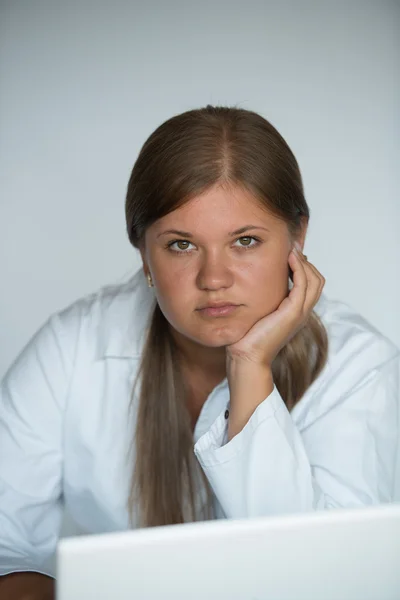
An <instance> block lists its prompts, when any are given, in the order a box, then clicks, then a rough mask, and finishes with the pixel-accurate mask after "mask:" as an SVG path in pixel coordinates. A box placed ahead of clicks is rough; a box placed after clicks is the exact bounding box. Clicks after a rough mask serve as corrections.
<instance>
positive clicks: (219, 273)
mask: <svg viewBox="0 0 400 600" xmlns="http://www.w3.org/2000/svg"><path fill="white" fill-rule="evenodd" d="M232 284H233V273H232V270H231V268H230V266H229V264H228V259H227V257H224V256H222V255H221V254H220V253H218V254H217V253H213V254H207V255H205V256H204V257H203V258H202V262H201V264H200V267H199V271H198V274H197V285H198V287H199V289H201V290H208V291H217V290H219V289H221V288H229V287H230V286H231V285H232Z"/></svg>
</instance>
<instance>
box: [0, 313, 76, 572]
mask: <svg viewBox="0 0 400 600" xmlns="http://www.w3.org/2000/svg"><path fill="white" fill-rule="evenodd" d="M70 338H71V332H68V333H66V332H64V330H63V328H62V325H61V321H60V318H59V317H58V316H53V317H51V318H50V319H49V320H48V321H47V322H46V323H45V324H44V325H43V326H42V327H41V329H39V331H38V332H37V333H36V334H35V335H34V336H33V338H32V339H31V340H30V342H29V343H28V344H27V345H26V347H25V348H24V349H23V350H22V352H21V353H20V355H19V356H18V358H17V359H16V360H15V362H14V364H13V365H12V366H11V367H10V369H9V370H8V372H7V373H6V375H5V377H4V379H3V381H2V382H1V387H0V575H5V574H7V573H10V572H15V571H37V572H41V573H45V574H47V575H50V576H53V573H51V572H50V567H48V566H47V565H48V564H49V563H48V560H49V558H50V557H51V555H52V554H53V553H54V552H55V548H56V543H57V538H58V533H59V529H60V524H61V513H62V464H63V452H62V446H63V442H62V438H63V436H62V429H63V408H64V402H65V398H66V394H67V388H68V379H69V373H70V372H71V366H72V356H71V352H68V347H69V346H70V345H71V339H70Z"/></svg>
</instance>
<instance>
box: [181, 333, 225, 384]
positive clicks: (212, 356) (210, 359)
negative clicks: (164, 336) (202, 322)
mask: <svg viewBox="0 0 400 600" xmlns="http://www.w3.org/2000/svg"><path fill="white" fill-rule="evenodd" d="M171 334H172V337H173V338H174V341H175V343H176V345H177V347H178V349H179V351H180V354H181V357H182V364H183V367H184V369H185V370H187V371H188V372H190V373H193V374H198V375H200V374H204V376H205V377H208V378H210V380H213V381H216V380H217V381H222V380H223V379H224V377H225V376H226V352H225V347H224V346H222V347H219V348H210V347H208V346H201V345H200V344H197V343H196V342H193V341H192V340H190V339H189V338H186V337H185V336H183V335H182V334H180V333H179V332H177V331H175V330H174V329H172V328H171Z"/></svg>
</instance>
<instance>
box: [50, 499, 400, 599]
mask: <svg viewBox="0 0 400 600" xmlns="http://www.w3.org/2000/svg"><path fill="white" fill-rule="evenodd" d="M57 599H58V600H91V599H93V600H114V599H115V600H214V599H215V600H399V599H400V504H393V505H383V506H378V507H372V508H362V509H352V510H333V511H324V512H317V513H312V514H305V515H294V516H286V517H266V518H259V519H247V520H237V521H235V520H218V521H208V522H205V523H194V524H187V525H173V526H167V527H156V528H149V529H140V530H134V531H127V532H122V533H107V534H102V535H92V536H80V537H75V538H65V539H62V540H60V542H59V545H58V549H57Z"/></svg>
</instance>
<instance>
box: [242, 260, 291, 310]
mask: <svg viewBox="0 0 400 600" xmlns="http://www.w3.org/2000/svg"><path fill="white" fill-rule="evenodd" d="M282 256H283V258H282ZM284 256H285V255H284V253H282V254H280V255H279V257H277V258H274V259H271V258H269V257H268V258H266V259H265V260H264V261H262V262H257V263H256V264H254V265H251V266H250V267H249V268H248V269H247V270H246V273H245V274H244V276H243V281H244V284H245V288H246V294H247V296H248V298H250V299H251V302H250V305H252V306H253V308H254V310H255V311H256V313H257V315H258V313H259V312H260V310H261V311H263V310H266V311H267V313H268V312H272V311H273V310H275V309H276V308H277V307H278V306H279V304H280V303H281V302H282V300H283V299H284V298H285V297H286V296H287V294H288V290H289V265H288V262H287V260H285V258H284Z"/></svg>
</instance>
